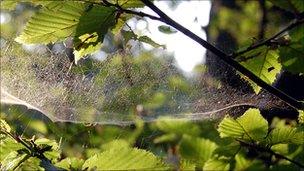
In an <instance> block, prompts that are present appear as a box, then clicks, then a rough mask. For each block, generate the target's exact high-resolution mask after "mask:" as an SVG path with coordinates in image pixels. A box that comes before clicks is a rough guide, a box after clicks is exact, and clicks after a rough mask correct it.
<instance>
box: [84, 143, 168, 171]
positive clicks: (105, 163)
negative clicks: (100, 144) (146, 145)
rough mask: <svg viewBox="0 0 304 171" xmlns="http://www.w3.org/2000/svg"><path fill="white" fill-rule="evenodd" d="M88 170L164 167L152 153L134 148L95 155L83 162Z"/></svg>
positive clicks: (154, 168)
mask: <svg viewBox="0 0 304 171" xmlns="http://www.w3.org/2000/svg"><path fill="white" fill-rule="evenodd" d="M86 168H88V169H89V170H91V169H93V168H96V169H97V170H160V169H164V168H165V165H164V164H163V163H162V161H161V160H160V159H159V158H157V157H156V156H154V155H153V154H152V153H150V152H148V151H145V150H140V149H136V148H114V149H109V150H107V151H104V152H102V153H100V154H96V155H94V156H93V157H91V158H89V159H88V160H86V161H85V163H84V165H83V167H82V169H86Z"/></svg>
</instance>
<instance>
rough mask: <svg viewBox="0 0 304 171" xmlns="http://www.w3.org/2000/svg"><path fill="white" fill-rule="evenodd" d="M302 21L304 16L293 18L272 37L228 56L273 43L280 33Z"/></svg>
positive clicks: (235, 55) (238, 54)
mask: <svg viewBox="0 0 304 171" xmlns="http://www.w3.org/2000/svg"><path fill="white" fill-rule="evenodd" d="M303 23H304V17H302V18H298V19H295V20H294V21H292V22H291V23H290V24H289V25H288V26H287V27H285V28H284V29H283V30H281V31H279V32H278V33H277V34H275V35H273V36H272V37H270V38H268V39H266V40H264V41H262V42H260V43H257V44H255V45H252V46H249V47H248V48H247V49H245V50H243V51H239V52H237V53H233V54H230V55H229V57H231V58H235V57H237V56H240V55H242V54H244V53H246V52H249V51H251V50H253V49H256V48H258V47H261V46H264V45H269V44H271V43H273V41H274V40H275V39H276V38H277V37H279V36H280V35H282V34H283V33H285V32H287V31H289V30H291V29H293V28H295V27H296V26H299V25H301V24H303Z"/></svg>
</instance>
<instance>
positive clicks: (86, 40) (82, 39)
mask: <svg viewBox="0 0 304 171" xmlns="http://www.w3.org/2000/svg"><path fill="white" fill-rule="evenodd" d="M115 16H116V10H115V9H114V8H111V7H103V6H94V7H93V8H92V9H90V10H89V11H88V12H86V13H85V14H83V15H82V16H81V17H80V19H79V24H78V25H77V28H76V33H75V36H74V45H73V46H74V50H75V51H74V54H75V61H76V62H77V61H78V60H79V59H81V58H82V57H84V56H85V55H88V54H91V53H93V52H95V51H97V50H98V49H100V47H101V43H102V42H103V39H104V36H105V34H107V32H108V30H109V29H110V28H112V27H114V25H115V24H116V20H115Z"/></svg>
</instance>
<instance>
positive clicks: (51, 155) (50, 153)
mask: <svg viewBox="0 0 304 171" xmlns="http://www.w3.org/2000/svg"><path fill="white" fill-rule="evenodd" d="M35 144H37V145H39V146H40V148H42V149H43V148H48V146H50V147H51V148H50V150H47V151H45V152H44V155H45V156H46V157H47V158H48V159H50V160H57V159H58V158H59V157H60V149H59V145H58V144H57V142H56V141H55V140H50V139H46V138H39V139H37V140H35Z"/></svg>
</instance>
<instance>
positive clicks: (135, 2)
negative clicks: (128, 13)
mask: <svg viewBox="0 0 304 171" xmlns="http://www.w3.org/2000/svg"><path fill="white" fill-rule="evenodd" d="M108 2H111V3H113V4H118V5H120V6H121V7H124V8H141V7H144V6H145V4H144V3H143V2H141V1H139V0H108Z"/></svg>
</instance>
